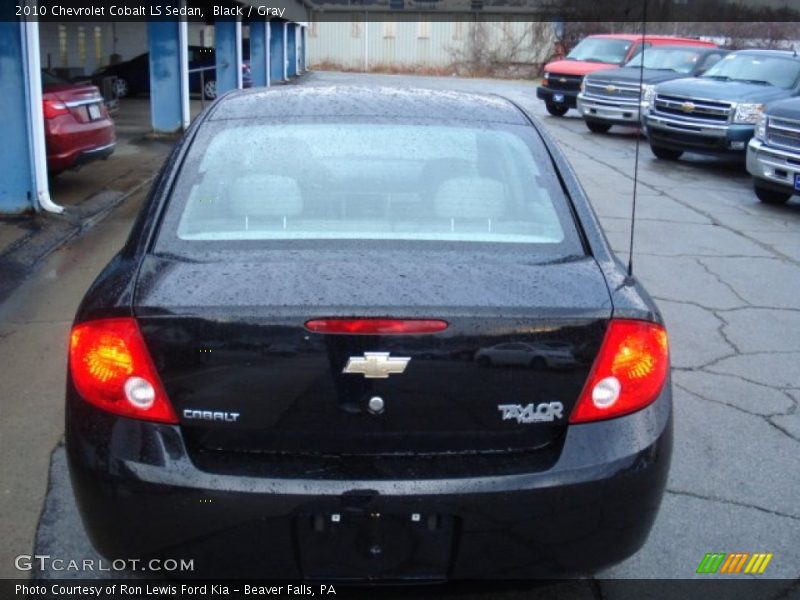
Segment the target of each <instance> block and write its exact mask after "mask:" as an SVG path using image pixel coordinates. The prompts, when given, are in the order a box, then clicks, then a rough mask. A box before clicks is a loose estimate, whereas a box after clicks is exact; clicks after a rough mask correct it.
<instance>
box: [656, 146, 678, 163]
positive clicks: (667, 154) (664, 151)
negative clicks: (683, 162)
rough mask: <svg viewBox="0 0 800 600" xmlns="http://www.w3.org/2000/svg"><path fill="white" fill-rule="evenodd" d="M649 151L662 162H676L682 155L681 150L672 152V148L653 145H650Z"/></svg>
mask: <svg viewBox="0 0 800 600" xmlns="http://www.w3.org/2000/svg"><path fill="white" fill-rule="evenodd" d="M650 150H652V151H653V154H654V155H655V157H656V158H660V159H662V160H678V159H679V158H680V157H681V155H682V154H683V151H682V150H673V149H672V148H664V147H663V146H654V145H653V144H650Z"/></svg>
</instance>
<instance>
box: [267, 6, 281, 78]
mask: <svg viewBox="0 0 800 600" xmlns="http://www.w3.org/2000/svg"><path fill="white" fill-rule="evenodd" d="M269 27H270V30H269V31H270V43H269V62H270V73H272V81H280V80H282V79H283V61H284V57H283V21H270V22H269Z"/></svg>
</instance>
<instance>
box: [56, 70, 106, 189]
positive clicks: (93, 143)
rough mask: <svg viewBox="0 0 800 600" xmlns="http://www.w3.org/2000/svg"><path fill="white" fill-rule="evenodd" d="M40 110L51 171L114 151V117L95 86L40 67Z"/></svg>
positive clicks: (82, 163) (67, 167) (73, 166)
mask: <svg viewBox="0 0 800 600" xmlns="http://www.w3.org/2000/svg"><path fill="white" fill-rule="evenodd" d="M42 111H43V114H44V135H45V144H46V147H47V170H48V171H49V172H50V173H51V174H56V173H60V172H62V171H66V170H67V169H77V168H79V167H81V166H83V165H85V164H86V163H88V162H91V161H93V160H97V159H105V158H108V157H109V156H111V154H112V153H113V152H114V146H115V144H116V134H115V130H114V121H112V120H111V117H109V116H108V110H107V109H106V106H105V103H104V101H103V97H102V96H101V95H100V90H98V89H97V88H96V87H95V86H93V85H90V84H87V83H70V82H68V81H64V80H63V79H60V78H58V77H56V76H55V75H53V74H52V73H48V72H47V71H42Z"/></svg>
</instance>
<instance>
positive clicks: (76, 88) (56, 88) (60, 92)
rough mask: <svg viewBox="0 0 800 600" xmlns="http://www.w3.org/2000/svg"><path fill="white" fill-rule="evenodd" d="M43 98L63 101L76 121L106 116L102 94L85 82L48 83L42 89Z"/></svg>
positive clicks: (88, 120)
mask: <svg viewBox="0 0 800 600" xmlns="http://www.w3.org/2000/svg"><path fill="white" fill-rule="evenodd" d="M42 93H43V98H44V99H48V98H51V99H53V100H58V101H60V102H63V103H64V104H65V105H66V106H67V108H68V109H69V111H70V113H71V114H72V116H73V117H75V119H76V120H77V121H78V123H89V122H90V121H95V120H97V119H102V118H104V117H106V116H108V113H107V112H106V108H105V104H104V103H103V96H102V95H101V94H100V90H99V89H97V87H95V86H94V85H91V84H87V83H63V84H50V85H47V86H45V87H44V88H43V89H42Z"/></svg>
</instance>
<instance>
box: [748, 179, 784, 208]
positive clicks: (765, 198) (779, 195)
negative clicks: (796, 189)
mask: <svg viewBox="0 0 800 600" xmlns="http://www.w3.org/2000/svg"><path fill="white" fill-rule="evenodd" d="M753 191H755V193H756V196H757V197H758V199H759V200H761V202H763V203H764V204H786V203H787V202H788V201H789V198H791V197H792V193H791V192H780V191H778V190H773V189H770V188H765V187H762V186H760V185H758V183H757V182H753Z"/></svg>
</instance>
